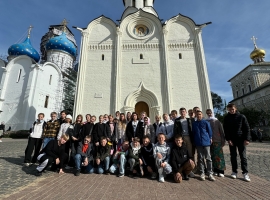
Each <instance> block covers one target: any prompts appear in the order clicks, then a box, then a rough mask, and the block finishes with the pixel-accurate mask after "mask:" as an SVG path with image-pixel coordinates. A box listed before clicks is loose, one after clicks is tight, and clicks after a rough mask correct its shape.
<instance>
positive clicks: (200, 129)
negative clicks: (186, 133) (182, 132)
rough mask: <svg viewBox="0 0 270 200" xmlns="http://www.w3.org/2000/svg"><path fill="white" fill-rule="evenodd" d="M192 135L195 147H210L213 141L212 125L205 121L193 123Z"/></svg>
mask: <svg viewBox="0 0 270 200" xmlns="http://www.w3.org/2000/svg"><path fill="white" fill-rule="evenodd" d="M192 134H193V138H194V143H195V146H202V147H206V146H210V145H211V141H210V140H211V139H212V135H213V134H212V129H211V126H210V123H209V122H207V121H205V120H200V121H199V120H197V121H194V122H193V123H192Z"/></svg>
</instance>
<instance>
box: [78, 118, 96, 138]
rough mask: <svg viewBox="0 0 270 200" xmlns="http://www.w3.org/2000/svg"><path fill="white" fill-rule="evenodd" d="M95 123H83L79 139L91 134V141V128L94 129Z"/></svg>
mask: <svg viewBox="0 0 270 200" xmlns="http://www.w3.org/2000/svg"><path fill="white" fill-rule="evenodd" d="M94 126H95V124H93V123H90V122H87V123H86V124H84V125H83V127H82V131H81V134H80V139H81V140H83V139H84V138H85V136H87V135H90V136H91V141H93V130H94Z"/></svg>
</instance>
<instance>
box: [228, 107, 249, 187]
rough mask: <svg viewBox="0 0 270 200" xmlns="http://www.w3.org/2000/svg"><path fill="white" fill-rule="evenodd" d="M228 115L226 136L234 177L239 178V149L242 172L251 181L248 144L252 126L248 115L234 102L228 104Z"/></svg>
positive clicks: (246, 179) (232, 175) (245, 178)
mask: <svg viewBox="0 0 270 200" xmlns="http://www.w3.org/2000/svg"><path fill="white" fill-rule="evenodd" d="M227 110H228V115H226V116H225V118H224V124H223V128H224V132H225V138H226V140H227V141H228V143H229V147H230V154H231V163H232V174H231V177H232V178H233V179H236V178H237V168H238V164H237V151H236V149H238V153H239V156H240V159H241V168H242V174H243V176H244V180H245V181H248V182H249V181H250V178H249V175H248V167H247V157H246V146H247V145H248V144H249V141H250V139H251V135H250V128H249V124H248V121H247V119H246V117H245V116H244V115H242V114H240V113H239V112H237V108H236V106H235V105H234V104H232V103H231V104H228V105H227Z"/></svg>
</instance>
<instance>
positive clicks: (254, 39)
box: [251, 36, 258, 48]
mask: <svg viewBox="0 0 270 200" xmlns="http://www.w3.org/2000/svg"><path fill="white" fill-rule="evenodd" d="M251 40H252V41H253V44H254V46H255V47H256V48H257V44H256V40H258V38H255V37H254V36H252V38H251Z"/></svg>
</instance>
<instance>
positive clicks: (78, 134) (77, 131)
mask: <svg viewBox="0 0 270 200" xmlns="http://www.w3.org/2000/svg"><path fill="white" fill-rule="evenodd" d="M82 127H83V125H82V124H79V123H76V124H74V132H73V137H75V138H77V139H78V140H79V141H81V140H82V139H81V131H82Z"/></svg>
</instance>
